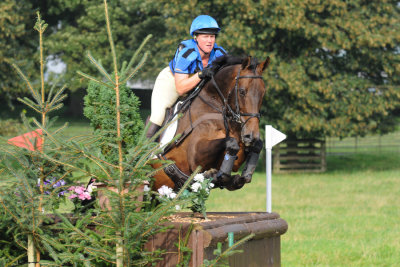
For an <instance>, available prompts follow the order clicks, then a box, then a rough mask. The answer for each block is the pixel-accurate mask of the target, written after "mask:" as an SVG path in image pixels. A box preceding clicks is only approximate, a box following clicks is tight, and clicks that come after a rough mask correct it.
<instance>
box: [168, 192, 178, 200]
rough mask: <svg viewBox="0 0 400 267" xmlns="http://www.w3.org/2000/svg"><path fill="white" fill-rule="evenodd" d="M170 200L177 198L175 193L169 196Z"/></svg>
mask: <svg viewBox="0 0 400 267" xmlns="http://www.w3.org/2000/svg"><path fill="white" fill-rule="evenodd" d="M168 197H169V198H170V199H173V198H175V197H176V194H175V193H174V192H172V193H171V194H169V196H168Z"/></svg>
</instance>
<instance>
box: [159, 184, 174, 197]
mask: <svg viewBox="0 0 400 267" xmlns="http://www.w3.org/2000/svg"><path fill="white" fill-rule="evenodd" d="M158 193H160V195H161V196H166V197H169V195H171V193H172V188H169V187H168V186H166V185H163V186H161V187H160V188H158Z"/></svg>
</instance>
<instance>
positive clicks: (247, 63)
mask: <svg viewBox="0 0 400 267" xmlns="http://www.w3.org/2000/svg"><path fill="white" fill-rule="evenodd" d="M250 62H251V56H248V57H247V58H245V60H243V62H242V70H244V69H245V68H247V67H248V66H249V65H250Z"/></svg>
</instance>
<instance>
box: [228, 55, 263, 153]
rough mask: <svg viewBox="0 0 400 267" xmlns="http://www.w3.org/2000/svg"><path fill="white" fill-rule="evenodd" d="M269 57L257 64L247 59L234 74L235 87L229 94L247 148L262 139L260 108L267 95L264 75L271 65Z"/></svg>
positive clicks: (237, 67)
mask: <svg viewBox="0 0 400 267" xmlns="http://www.w3.org/2000/svg"><path fill="white" fill-rule="evenodd" d="M269 60H270V59H269V57H268V58H267V59H266V60H265V61H263V62H261V63H257V62H256V60H254V59H252V58H251V57H248V58H246V59H245V60H244V61H243V62H242V64H241V65H239V66H236V68H235V71H234V72H233V74H232V75H233V76H234V77H233V78H234V82H233V87H232V89H231V91H230V92H229V97H228V101H229V106H230V107H231V108H232V111H231V113H232V114H231V115H232V117H233V119H234V120H235V121H236V122H237V123H238V124H240V126H241V134H240V136H241V141H242V142H243V143H244V145H245V146H250V145H252V144H253V143H254V142H255V141H256V140H258V139H260V131H259V122H260V108H261V104H262V100H263V97H264V94H265V84H264V81H263V79H262V73H263V71H264V70H265V69H266V67H267V66H268V64H269Z"/></svg>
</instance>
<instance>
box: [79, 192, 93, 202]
mask: <svg viewBox="0 0 400 267" xmlns="http://www.w3.org/2000/svg"><path fill="white" fill-rule="evenodd" d="M79 199H80V200H85V199H91V196H90V194H89V193H88V192H83V193H82V194H80V195H79Z"/></svg>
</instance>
